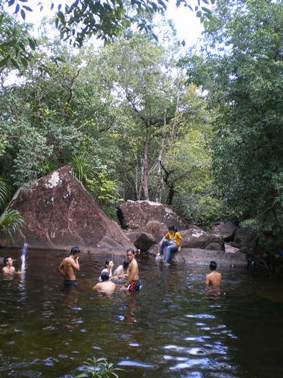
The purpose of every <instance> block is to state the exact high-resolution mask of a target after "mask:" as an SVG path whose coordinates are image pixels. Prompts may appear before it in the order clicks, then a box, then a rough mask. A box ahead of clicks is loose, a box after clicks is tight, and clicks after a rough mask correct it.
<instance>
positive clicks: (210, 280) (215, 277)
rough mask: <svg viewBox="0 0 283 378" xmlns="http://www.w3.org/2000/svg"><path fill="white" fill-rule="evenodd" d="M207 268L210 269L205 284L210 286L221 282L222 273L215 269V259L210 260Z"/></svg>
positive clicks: (218, 284)
mask: <svg viewBox="0 0 283 378" xmlns="http://www.w3.org/2000/svg"><path fill="white" fill-rule="evenodd" d="M209 268H210V270H211V273H210V274H207V276H206V280H205V284H206V285H207V286H208V285H211V286H220V285H221V282H222V274H221V273H219V272H217V271H216V268H217V264H216V262H215V261H211V262H210V265H209Z"/></svg>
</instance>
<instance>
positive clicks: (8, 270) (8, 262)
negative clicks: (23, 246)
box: [2, 256, 22, 274]
mask: <svg viewBox="0 0 283 378" xmlns="http://www.w3.org/2000/svg"><path fill="white" fill-rule="evenodd" d="M3 263H4V267H3V268H2V272H3V273H4V274H22V272H21V271H20V270H18V271H16V269H15V267H14V266H13V263H14V262H13V259H12V257H11V256H6V257H4V260H3Z"/></svg>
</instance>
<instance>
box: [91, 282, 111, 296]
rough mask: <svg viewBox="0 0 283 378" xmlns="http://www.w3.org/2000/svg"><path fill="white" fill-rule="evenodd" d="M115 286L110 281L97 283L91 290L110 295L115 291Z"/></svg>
mask: <svg viewBox="0 0 283 378" xmlns="http://www.w3.org/2000/svg"><path fill="white" fill-rule="evenodd" d="M115 288H116V285H115V284H114V282H112V281H105V282H99V283H98V284H96V285H95V286H94V287H93V290H97V291H99V292H101V293H108V294H111V293H113V291H114V290H115Z"/></svg>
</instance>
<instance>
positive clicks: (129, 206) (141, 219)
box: [117, 201, 187, 230]
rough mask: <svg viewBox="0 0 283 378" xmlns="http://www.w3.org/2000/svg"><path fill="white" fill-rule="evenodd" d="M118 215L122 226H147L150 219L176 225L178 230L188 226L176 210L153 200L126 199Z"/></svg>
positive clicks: (167, 224)
mask: <svg viewBox="0 0 283 378" xmlns="http://www.w3.org/2000/svg"><path fill="white" fill-rule="evenodd" d="M117 216H118V219H119V221H120V224H121V227H122V228H124V229H130V230H135V229H137V228H141V227H145V226H146V225H147V223H148V222H149V221H158V222H160V223H163V224H165V225H166V226H167V227H168V226H171V225H174V226H176V227H177V229H178V230H185V229H186V228H187V224H186V222H185V221H184V220H183V219H182V218H181V217H179V216H178V215H177V214H176V213H174V211H173V210H172V209H171V208H170V207H168V206H165V205H163V204H161V203H157V202H151V201H126V202H123V203H121V204H120V205H119V207H118V210H117Z"/></svg>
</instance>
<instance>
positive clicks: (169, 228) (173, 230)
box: [168, 226, 177, 234]
mask: <svg viewBox="0 0 283 378" xmlns="http://www.w3.org/2000/svg"><path fill="white" fill-rule="evenodd" d="M168 231H169V232H170V233H171V234H175V232H177V227H175V226H169V227H168Z"/></svg>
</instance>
